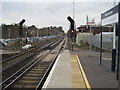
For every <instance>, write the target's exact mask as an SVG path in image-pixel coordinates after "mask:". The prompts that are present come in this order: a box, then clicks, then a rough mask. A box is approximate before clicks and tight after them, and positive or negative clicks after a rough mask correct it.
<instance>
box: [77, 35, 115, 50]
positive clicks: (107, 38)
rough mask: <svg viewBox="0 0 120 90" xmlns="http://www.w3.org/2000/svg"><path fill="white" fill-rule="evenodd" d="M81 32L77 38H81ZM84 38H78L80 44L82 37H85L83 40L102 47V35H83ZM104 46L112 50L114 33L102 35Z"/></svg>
mask: <svg viewBox="0 0 120 90" xmlns="http://www.w3.org/2000/svg"><path fill="white" fill-rule="evenodd" d="M79 35H81V34H78V36H77V38H80V36H79ZM83 37H84V38H80V39H76V42H77V44H78V45H79V46H80V42H81V41H82V39H84V40H83V41H86V43H88V44H90V42H91V45H92V46H95V47H98V48H100V35H95V36H93V35H91V37H90V35H88V34H87V35H86V34H85V35H83ZM102 38H103V40H102V48H103V49H105V50H112V47H113V35H109V34H107V35H106V34H105V35H104V34H103V35H102ZM116 47H117V37H116ZM116 49H117V48H116Z"/></svg>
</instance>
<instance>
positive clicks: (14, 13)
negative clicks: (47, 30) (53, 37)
mask: <svg viewBox="0 0 120 90" xmlns="http://www.w3.org/2000/svg"><path fill="white" fill-rule="evenodd" d="M112 6H113V3H108V2H107V3H106V2H88V3H86V2H75V21H76V26H77V27H78V26H80V25H81V24H86V23H85V17H86V15H89V17H90V18H95V20H96V22H99V21H100V15H101V13H102V12H104V11H106V10H108V9H110V8H111V7H112ZM2 7H3V8H2V16H3V17H2V18H3V22H5V23H11V22H14V23H19V21H21V20H22V19H23V18H24V19H26V22H25V23H26V25H32V24H34V25H37V26H38V27H45V26H51V25H56V26H63V28H64V29H65V31H67V30H68V29H69V22H68V20H67V16H69V15H70V16H72V15H73V11H72V10H73V3H71V2H59V3H58V2H3V3H2Z"/></svg>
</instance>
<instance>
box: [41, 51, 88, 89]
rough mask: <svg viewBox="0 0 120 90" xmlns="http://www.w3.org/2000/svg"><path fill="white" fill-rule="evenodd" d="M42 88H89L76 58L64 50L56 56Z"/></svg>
mask: <svg viewBox="0 0 120 90" xmlns="http://www.w3.org/2000/svg"><path fill="white" fill-rule="evenodd" d="M43 88H90V85H89V82H88V80H87V78H86V75H85V73H84V70H83V69H82V66H81V64H80V61H79V58H78V56H77V55H71V54H70V53H69V50H64V51H63V52H62V53H61V54H60V55H59V56H58V58H57V60H56V62H55V64H54V66H53V68H52V70H51V72H50V74H49V76H48V78H47V80H46V82H45V84H44V86H43Z"/></svg>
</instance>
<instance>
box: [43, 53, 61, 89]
mask: <svg viewBox="0 0 120 90" xmlns="http://www.w3.org/2000/svg"><path fill="white" fill-rule="evenodd" d="M59 58H60V55H58V58H57V59H56V61H55V64H54V65H53V68H52V70H51V71H50V74H49V75H48V77H47V79H46V81H45V83H44V85H43V87H42V89H44V88H47V86H48V84H49V81H50V79H51V77H52V74H53V71H54V70H55V67H56V65H57V62H58V60H59Z"/></svg>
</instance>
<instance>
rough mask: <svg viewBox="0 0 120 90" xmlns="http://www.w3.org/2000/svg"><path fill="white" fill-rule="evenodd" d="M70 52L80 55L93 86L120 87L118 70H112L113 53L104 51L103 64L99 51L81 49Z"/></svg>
mask: <svg viewBox="0 0 120 90" xmlns="http://www.w3.org/2000/svg"><path fill="white" fill-rule="evenodd" d="M70 53H71V54H76V55H78V56H79V60H80V62H81V64H82V67H83V69H84V71H85V74H86V76H87V79H88V82H89V84H90V86H91V88H114V89H117V88H118V80H116V72H112V71H111V58H110V56H111V53H105V52H104V53H103V59H102V65H101V66H100V64H99V52H98V51H93V50H92V51H90V50H83V49H79V50H75V51H70Z"/></svg>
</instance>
